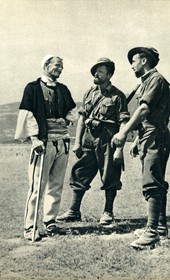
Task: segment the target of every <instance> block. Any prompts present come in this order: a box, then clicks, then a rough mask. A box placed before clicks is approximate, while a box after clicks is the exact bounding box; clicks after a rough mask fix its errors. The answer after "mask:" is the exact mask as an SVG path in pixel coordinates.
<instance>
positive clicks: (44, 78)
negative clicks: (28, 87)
mask: <svg viewBox="0 0 170 280" xmlns="http://www.w3.org/2000/svg"><path fill="white" fill-rule="evenodd" d="M41 81H43V82H44V83H45V84H46V85H47V86H53V87H55V86H56V84H57V81H56V82H54V81H53V80H52V79H51V78H49V77H47V76H45V75H42V76H41Z"/></svg>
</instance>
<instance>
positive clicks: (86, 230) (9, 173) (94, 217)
mask: <svg viewBox="0 0 170 280" xmlns="http://www.w3.org/2000/svg"><path fill="white" fill-rule="evenodd" d="M128 147H129V143H127V144H126V147H125V163H126V171H125V172H124V173H123V176H122V181H123V188H122V190H120V191H119V193H118V196H117V199H116V201H115V207H114V214H115V219H116V224H115V225H114V226H113V227H108V228H106V227H101V226H99V225H98V221H99V219H100V216H101V214H102V212H103V207H104V193H103V192H102V191H101V190H100V180H99V177H98V176H97V177H96V178H95V180H94V182H93V184H92V188H91V190H89V191H88V192H87V194H86V196H85V197H84V200H83V204H82V208H81V211H82V218H83V222H81V223H69V224H62V225H61V227H63V228H65V229H68V234H67V235H64V236H55V237H53V238H43V239H42V241H41V242H39V243H34V244H32V243H31V242H30V243H29V242H27V241H25V240H24V239H23V235H22V234H23V214H24V207H25V200H26V196H27V188H28V186H27V163H28V158H29V149H30V147H29V146H28V145H1V146H0V153H1V158H0V178H1V179H0V182H1V205H0V210H1V227H0V237H1V239H0V245H1V261H0V273H1V275H0V279H2V280H9V279H10V280H19V279H22V280H30V279H36V280H37V279H38V280H40V279H43V280H47V279H49V280H53V279H55V280H81V279H87V280H97V279H99V280H111V279H112V280H136V279H143V280H146V279H147V280H152V279H155V280H158V279H160V280H166V279H167V280H168V279H169V278H170V268H169V261H170V255H169V249H170V240H167V241H166V242H164V243H162V244H161V246H158V247H157V248H155V249H153V250H145V251H135V250H133V249H131V248H130V246H129V244H130V242H131V241H132V240H133V239H134V235H133V231H134V229H136V228H138V227H143V226H144V225H145V222H146V203H145V201H144V198H143V197H142V194H141V181H140V179H141V174H140V173H141V171H140V170H141V168H140V162H139V159H138V158H136V159H133V160H131V159H130V157H129V155H128ZM74 160H75V158H74V155H73V154H72V153H71V155H70V160H69V165H68V170H67V174H66V179H65V185H64V190H63V196H62V202H61V207H60V213H63V212H64V211H65V210H67V209H68V207H69V204H70V200H71V190H70V188H69V185H68V180H69V173H70V168H71V166H72V164H73V162H74ZM169 165H170V163H169ZM167 179H168V181H170V169H169V166H168V168H167ZM169 213H170V207H169V205H168V223H169V222H170V218H169ZM39 227H40V229H41V230H43V228H42V223H41V214H40V221H39Z"/></svg>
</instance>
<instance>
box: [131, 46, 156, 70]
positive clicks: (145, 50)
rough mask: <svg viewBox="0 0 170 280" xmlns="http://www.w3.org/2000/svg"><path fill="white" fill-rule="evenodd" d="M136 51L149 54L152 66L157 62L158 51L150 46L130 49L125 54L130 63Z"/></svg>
mask: <svg viewBox="0 0 170 280" xmlns="http://www.w3.org/2000/svg"><path fill="white" fill-rule="evenodd" d="M137 53H146V54H147V55H149V56H150V57H151V59H152V60H153V67H155V66H156V65H157V64H158V61H159V53H158V51H157V50H156V49H154V48H151V47H137V48H133V49H131V50H130V51H129V52H128V55H127V57H128V60H129V62H130V64H132V58H133V56H134V55H135V54H137Z"/></svg>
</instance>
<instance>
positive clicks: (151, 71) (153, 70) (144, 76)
mask: <svg viewBox="0 0 170 280" xmlns="http://www.w3.org/2000/svg"><path fill="white" fill-rule="evenodd" d="M156 72H158V71H157V70H156V68H153V69H151V70H149V71H148V72H147V73H145V74H144V75H143V76H142V77H141V81H142V82H144V81H145V80H146V79H147V78H148V77H150V76H151V75H152V74H153V73H156Z"/></svg>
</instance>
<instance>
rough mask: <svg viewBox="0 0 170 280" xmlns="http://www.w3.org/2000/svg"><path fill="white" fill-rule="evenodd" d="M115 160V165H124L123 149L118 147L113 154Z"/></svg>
mask: <svg viewBox="0 0 170 280" xmlns="http://www.w3.org/2000/svg"><path fill="white" fill-rule="evenodd" d="M113 162H114V163H115V165H122V164H123V163H124V161H123V149H121V148H116V150H115V152H114V155H113Z"/></svg>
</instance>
